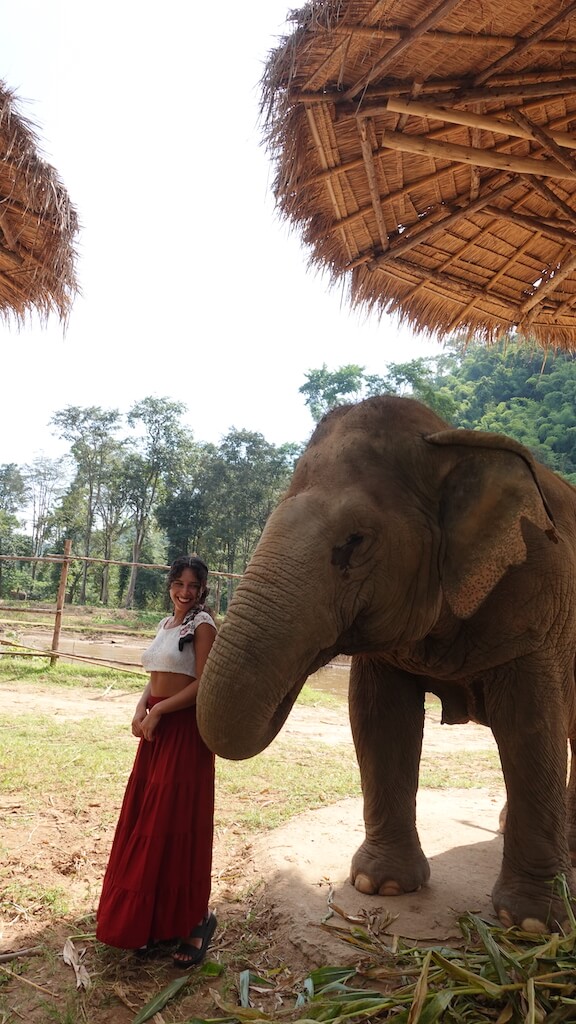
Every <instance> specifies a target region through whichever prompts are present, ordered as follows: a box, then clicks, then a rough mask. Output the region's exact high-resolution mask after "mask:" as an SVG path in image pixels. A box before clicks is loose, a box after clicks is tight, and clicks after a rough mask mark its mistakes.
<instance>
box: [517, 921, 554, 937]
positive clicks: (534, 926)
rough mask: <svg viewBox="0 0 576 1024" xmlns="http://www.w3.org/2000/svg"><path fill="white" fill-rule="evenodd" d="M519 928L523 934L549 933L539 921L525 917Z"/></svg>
mask: <svg viewBox="0 0 576 1024" xmlns="http://www.w3.org/2000/svg"><path fill="white" fill-rule="evenodd" d="M520 927H521V929H522V931H523V932H534V933H535V934H540V932H547V931H549V928H547V927H546V925H545V924H544V922H543V921H539V920H538V918H537V917H525V918H524V920H523V921H522V924H521V925H520Z"/></svg>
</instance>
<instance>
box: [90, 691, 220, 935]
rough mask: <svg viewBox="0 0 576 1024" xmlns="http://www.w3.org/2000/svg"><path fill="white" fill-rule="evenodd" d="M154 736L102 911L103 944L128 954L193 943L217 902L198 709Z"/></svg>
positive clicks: (206, 761)
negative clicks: (153, 945)
mask: <svg viewBox="0 0 576 1024" xmlns="http://www.w3.org/2000/svg"><path fill="white" fill-rule="evenodd" d="M161 699H162V698H158V697H156V698H155V697H152V698H150V701H149V705H150V706H152V705H153V704H156V703H158V701H159V700H161ZM154 737H155V738H154V739H153V740H144V739H141V740H140V744H139V746H138V751H137V754H136V759H135V761H134V767H133V769H132V773H131V775H130V778H129V780H128V785H127V787H126V792H125V794H124V800H123V803H122V809H121V811H120V817H119V819H118V824H117V826H116V833H115V835H114V840H113V843H112V849H111V852H110V859H109V861H108V867H107V869H106V874H105V876H104V883H103V887H102V895H101V897H100V903H99V906H98V913H97V928H96V937H97V938H98V939H99V940H100V941H101V942H105V943H106V944H107V945H109V946H118V947H120V948H121V949H137V948H138V947H140V946H144V945H146V943H148V942H151V941H161V940H163V939H174V938H177V937H182V938H185V937H186V936H188V935H189V934H190V932H191V931H192V929H193V928H194V927H195V926H196V925H197V924H198V923H199V922H200V921H201V920H202V918H203V917H204V915H205V914H206V912H207V910H208V900H209V898H210V887H211V870H212V839H213V826H214V755H213V754H212V753H211V752H210V751H209V750H208V748H207V746H206V745H205V744H204V742H203V740H202V738H201V737H200V733H199V732H198V727H197V725H196V708H195V707H191V708H186V709H184V710H183V711H173V712H170V713H169V714H166V715H162V717H161V719H160V721H159V723H158V725H157V727H156V730H155V733H154Z"/></svg>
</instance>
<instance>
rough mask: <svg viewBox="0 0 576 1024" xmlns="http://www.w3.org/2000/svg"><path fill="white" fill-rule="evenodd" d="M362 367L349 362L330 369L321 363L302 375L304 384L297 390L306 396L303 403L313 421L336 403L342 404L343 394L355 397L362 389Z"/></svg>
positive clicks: (317, 420) (319, 418)
mask: <svg viewBox="0 0 576 1024" xmlns="http://www.w3.org/2000/svg"><path fill="white" fill-rule="evenodd" d="M362 374H363V367H362V366H356V365H355V364H354V363H350V364H349V365H348V366H341V367H340V369H339V370H334V371H331V370H329V369H328V367H327V366H326V363H323V365H322V366H321V368H320V369H319V370H308V373H306V374H305V375H304V376H305V377H306V384H303V385H302V387H301V388H299V389H298V390H299V392H300V394H302V395H305V396H306V402H305V404H306V405H307V406H308V408H309V409H310V413H311V415H312V418H313V420H314V422H315V423H319V421H320V420H321V419H322V417H323V416H324V415H325V414H326V413H327V412H328V411H329V410H330V409H333V408H334V406H336V405H341V404H342V399H344V398H345V396H350V397H352V398H357V397H358V396H359V394H360V392H361V391H362V384H363V377H362Z"/></svg>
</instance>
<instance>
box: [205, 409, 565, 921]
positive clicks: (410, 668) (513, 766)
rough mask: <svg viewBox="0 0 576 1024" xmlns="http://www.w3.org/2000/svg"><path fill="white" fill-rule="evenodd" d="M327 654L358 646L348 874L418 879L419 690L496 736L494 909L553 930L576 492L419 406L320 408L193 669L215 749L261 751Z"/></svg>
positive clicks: (390, 888)
mask: <svg viewBox="0 0 576 1024" xmlns="http://www.w3.org/2000/svg"><path fill="white" fill-rule="evenodd" d="M338 654H347V655H351V669H350V683H349V713H350V722H351V727H352V736H353V741H354V746H355V750H356V755H357V759H358V764H359V770H360V778H361V786H362V796H363V806H364V824H365V838H364V841H363V843H362V845H361V846H360V847H359V849H358V850H357V851H356V853H355V854H354V856H353V859H352V865H351V872H350V881H351V883H352V884H353V885H354V886H355V887H356V889H357V890H358V891H359V892H361V893H365V894H370V895H376V894H380V895H387V896H393V895H397V894H401V893H406V892H413V891H416V890H418V889H419V888H420V887H421V886H424V885H426V884H427V883H428V880H429V875H430V869H429V864H428V861H427V859H426V857H425V855H424V853H423V851H422V848H421V845H420V840H419V837H418V832H417V827H416V795H417V788H418V773H419V764H420V756H421V749H422V740H423V728H424V702H425V695H426V693H427V692H429V693H433V694H436V695H437V696H438V697H439V698H440V700H441V702H442V721H443V722H444V723H446V724H450V723H457V722H458V723H460V722H467V721H470V720H472V721H475V722H479V723H481V724H483V725H486V726H488V727H489V728H490V729H491V730H492V733H493V735H494V737H495V740H496V743H497V745H498V750H499V754H500V760H501V764H502V770H503V775H504V781H505V785H506V794H507V815H506V827H505V830H504V837H503V855H502V863H501V869H500V874H499V876H498V878H497V879H496V881H495V884H494V887H493V890H492V902H493V905H494V910H495V912H496V915H497V917H498V919H499V920H500V922H501V923H502V924H503V925H504V926H505V927H510V926H513V925H517V926H520V927H521V928H522V929H524V930H527V931H530V932H540V931H545V930H549V929H556V928H559V927H560V928H562V927H564V926H565V923H566V919H567V915H566V908H565V905H564V903H563V901H562V898H561V895H560V893H559V888H558V886H557V885H555V884H554V880H555V879H556V878H557V876H559V875H561V874H563V875H565V877H566V880H567V882H568V886H570V885H571V884H572V876H571V872H572V864H571V856H572V857H574V856H575V854H576V798H575V793H576V767H573V771H572V775H571V780H570V782H569V783H568V787H567V764H568V756H567V751H568V740H573V739H574V738H576V688H575V681H574V662H575V654H576V489H574V488H573V487H572V486H571V485H570V484H569V483H568V482H567V481H565V480H564V479H562V478H561V477H560V476H558V475H557V474H555V473H553V472H552V471H551V470H549V469H548V468H546V467H544V466H543V465H541V464H540V463H538V462H537V461H536V460H535V458H534V457H533V455H532V454H531V453H530V452H529V451H528V449H527V448H525V447H523V446H522V445H521V444H519V443H518V442H517V441H515V440H513V439H512V438H509V437H506V436H503V435H499V434H494V433H488V432H484V431H480V430H467V429H455V428H453V427H451V426H450V425H449V424H448V423H446V422H445V421H444V420H442V419H440V417H439V416H437V415H436V413H435V412H433V411H432V410H431V409H429V408H427V407H426V406H425V405H423V404H421V403H420V402H418V401H416V400H415V399H413V398H408V397H399V396H395V395H381V396H378V397H373V398H368V399H365V400H364V401H361V402H358V403H355V404H349V405H342V406H338V407H336V408H335V409H333V410H332V411H331V412H329V413H327V414H326V416H325V417H324V418H323V419H322V420H321V421H320V423H319V424H318V426H317V427H316V429H315V430H314V432H313V434H312V436H311V438H310V441H309V442H308V444H307V446H306V448H305V450H304V452H303V454H302V455H301V457H300V458H299V460H298V462H297V464H296V467H295V470H294V474H293V477H292V480H291V482H290V485H289V487H288V490H287V491H286V493H285V495H284V496H283V497H282V499H281V500H280V502H279V504H278V506H277V507H276V508H275V509H274V510H273V512H272V513H271V515H270V516H269V518H268V520H267V522H266V525H265V527H264V530H263V532H262V535H261V537H260V540H259V542H258V544H257V546H256V549H255V551H254V554H253V556H252V558H251V560H250V562H249V564H248V567H247V569H246V572H245V574H244V576H243V578H242V580H241V582H240V584H239V586H238V588H237V591H236V593H235V596H234V598H233V600H232V601H231V604H230V608H229V610H228V613H227V615H226V618H225V621H224V623H223V625H222V628H221V630H220V632H219V634H218V637H217V639H216V641H215V643H214V646H213V648H212V651H211V653H210V657H209V659H208V663H207V665H206V667H205V670H204V672H203V675H202V679H201V681H200V684H199V691H198V696H197V717H198V725H199V728H200V732H201V734H202V736H203V738H204V740H205V742H206V744H207V745H208V746H209V747H210V749H211V750H213V751H214V752H215V753H216V754H217V755H219V756H221V757H224V758H228V759H233V760H238V759H244V758H249V757H252V756H253V755H255V754H257V753H259V752H260V751H261V750H263V749H264V748H265V747H266V746H267V745H268V744H269V743H270V742H271V741H272V740H273V738H274V737H275V736H276V735H277V733H278V732H279V730H280V729H281V728H282V726H283V724H284V723H285V721H286V718H287V717H288V715H289V713H290V710H291V708H292V707H293V704H294V702H295V700H296V698H297V696H298V694H299V692H300V690H301V688H302V686H303V684H304V682H305V681H306V679H307V678H308V677H309V676H310V675H311V674H312V673H314V672H315V671H317V670H318V669H319V668H320V667H321V666H323V665H325V664H327V663H328V662H329V661H330V660H331V659H333V658H334V657H335V656H336V655H338ZM567 794H568V797H567ZM570 847H571V848H572V849H570Z"/></svg>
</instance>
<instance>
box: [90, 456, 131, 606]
mask: <svg viewBox="0 0 576 1024" xmlns="http://www.w3.org/2000/svg"><path fill="white" fill-rule="evenodd" d="M126 447H127V442H126V441H117V442H116V443H115V444H114V446H113V447H111V448H110V452H109V455H108V464H107V472H106V476H105V478H104V479H103V480H102V482H101V484H100V487H99V489H98V494H97V496H96V500H95V503H94V509H95V512H96V514H97V516H98V519H99V521H100V524H101V527H102V533H101V537H102V557H103V558H104V559H106V560H107V561H106V563H105V564H104V565H103V567H102V573H101V576H100V601H101V602H102V604H104V605H107V604H108V602H109V600H110V565H109V564H108V562H109V561H110V560H111V559H113V557H114V545H115V543H116V541H118V540H119V539H120V537H121V536H122V534H123V533H124V531H125V530H126V528H127V525H128V519H129V506H128V473H127V452H126Z"/></svg>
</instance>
